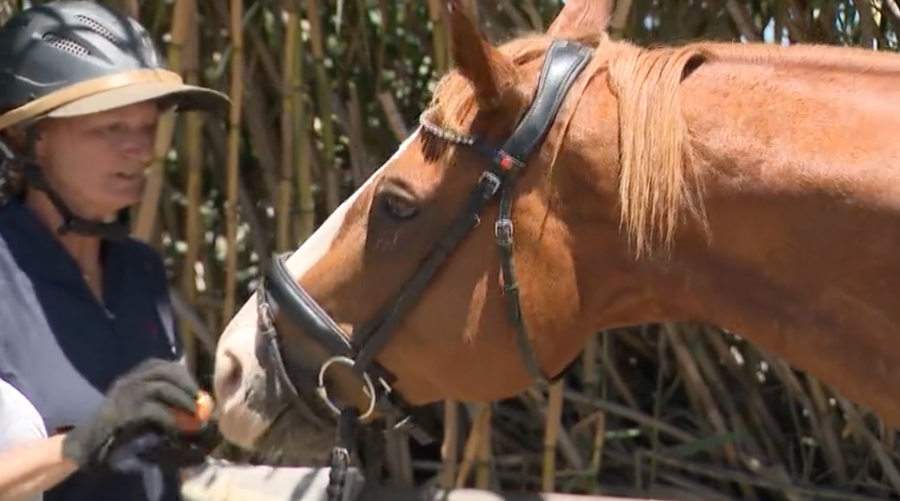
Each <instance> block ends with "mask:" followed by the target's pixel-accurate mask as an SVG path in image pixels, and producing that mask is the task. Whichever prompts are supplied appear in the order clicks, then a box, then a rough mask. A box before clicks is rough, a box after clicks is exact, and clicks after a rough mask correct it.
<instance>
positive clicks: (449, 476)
mask: <svg viewBox="0 0 900 501" xmlns="http://www.w3.org/2000/svg"><path fill="white" fill-rule="evenodd" d="M458 442H459V403H458V402H457V401H456V400H452V399H450V400H444V441H443V443H442V444H441V464H442V467H441V475H440V479H439V480H438V485H439V486H440V487H441V488H443V489H451V488H452V487H453V479H454V478H456V463H457V461H459V446H458Z"/></svg>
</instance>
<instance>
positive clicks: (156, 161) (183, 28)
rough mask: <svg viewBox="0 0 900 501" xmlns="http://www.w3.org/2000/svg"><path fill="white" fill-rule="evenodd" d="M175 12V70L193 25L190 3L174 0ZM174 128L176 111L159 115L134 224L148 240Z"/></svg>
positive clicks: (172, 64) (171, 50)
mask: <svg viewBox="0 0 900 501" xmlns="http://www.w3.org/2000/svg"><path fill="white" fill-rule="evenodd" d="M174 9H175V10H174V13H173V15H172V42H171V44H170V45H169V54H168V62H169V67H170V68H172V71H176V72H180V70H181V66H182V62H181V59H182V57H181V56H182V52H183V48H184V42H185V40H186V39H187V36H188V29H189V28H190V26H191V23H190V18H191V15H192V11H191V3H190V2H187V1H183V0H182V1H180V2H177V3H175V7H174ZM174 129H175V114H174V112H168V113H164V114H163V115H162V116H161V117H160V121H159V126H158V129H157V133H156V143H155V144H154V148H153V151H154V154H153V159H152V161H151V162H150V165H149V168H148V169H147V182H146V184H145V186H144V196H143V198H142V199H141V203H140V206H139V208H138V216H137V220H136V222H135V225H134V227H133V230H132V231H133V233H134V236H135V237H136V238H138V239H140V240H143V241H145V242H147V241H149V240H150V238H151V236H152V235H153V229H154V225H155V224H156V217H157V214H158V212H159V198H160V193H161V191H162V182H163V180H162V176H163V167H164V165H165V161H166V158H167V156H168V153H169V150H170V147H171V144H172V133H173V132H174Z"/></svg>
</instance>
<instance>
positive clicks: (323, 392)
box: [316, 355, 375, 420]
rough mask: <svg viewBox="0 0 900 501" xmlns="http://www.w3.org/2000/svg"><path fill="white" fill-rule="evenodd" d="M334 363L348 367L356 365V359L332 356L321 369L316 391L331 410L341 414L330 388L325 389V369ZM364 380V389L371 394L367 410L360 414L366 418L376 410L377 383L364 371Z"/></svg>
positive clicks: (362, 417)
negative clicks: (329, 394) (332, 399)
mask: <svg viewBox="0 0 900 501" xmlns="http://www.w3.org/2000/svg"><path fill="white" fill-rule="evenodd" d="M332 364H343V365H346V366H347V367H351V368H352V367H353V366H354V365H356V361H355V360H353V359H352V358H348V357H345V356H343V355H339V356H335V357H331V358H329V359H328V360H326V361H325V363H323V364H322V367H321V368H320V369H319V387H318V388H316V393H318V395H319V397H320V398H321V399H322V400H323V401H324V402H325V405H327V406H328V408H329V409H331V412H333V413H335V415H340V414H341V410H340V409H338V408H337V406H336V405H334V403H332V402H331V399H330V398H329V397H328V390H327V389H325V371H327V370H328V368H329V367H331V366H332ZM362 378H363V381H364V382H365V384H366V386H365V388H364V391H365V393H366V394H367V395H369V407H368V408H367V409H366V412H364V413H362V415H361V416H359V419H361V420H362V419H366V418H368V417H369V416H371V415H372V413H374V412H375V384H374V383H373V382H372V378H371V377H369V374H368V373H366V372H363V373H362Z"/></svg>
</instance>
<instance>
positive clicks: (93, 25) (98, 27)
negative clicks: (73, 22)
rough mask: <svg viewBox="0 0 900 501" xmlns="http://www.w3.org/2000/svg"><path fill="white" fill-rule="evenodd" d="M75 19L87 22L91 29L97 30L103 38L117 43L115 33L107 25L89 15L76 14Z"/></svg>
mask: <svg viewBox="0 0 900 501" xmlns="http://www.w3.org/2000/svg"><path fill="white" fill-rule="evenodd" d="M75 19H77V20H79V21H81V22H82V23H84V24H86V25H87V26H88V27H89V28H90V29H92V30H94V31H95V32H97V34H98V35H101V36H102V37H103V38H105V39H107V40H109V41H110V42H112V43H116V36H115V35H113V34H112V32H111V31H109V29H108V28H107V27H106V26H103V25H102V24H100V23H98V22H97V21H95V20H94V19H91V18H89V17H87V16H82V15H77V16H75Z"/></svg>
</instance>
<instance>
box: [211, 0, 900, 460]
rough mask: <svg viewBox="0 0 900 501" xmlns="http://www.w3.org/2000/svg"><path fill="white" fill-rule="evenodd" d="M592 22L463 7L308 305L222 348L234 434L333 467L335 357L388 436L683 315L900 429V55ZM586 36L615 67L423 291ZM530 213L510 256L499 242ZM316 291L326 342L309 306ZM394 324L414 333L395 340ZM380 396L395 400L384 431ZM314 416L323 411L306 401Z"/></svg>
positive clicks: (585, 14) (227, 336)
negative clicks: (487, 25) (539, 21)
mask: <svg viewBox="0 0 900 501" xmlns="http://www.w3.org/2000/svg"><path fill="white" fill-rule="evenodd" d="M602 3H603V2H601V4H602ZM592 8H594V9H595V8H596V4H595V3H592V2H590V1H589V0H584V1H578V0H569V2H568V3H567V4H566V6H565V7H564V8H563V10H562V12H561V13H560V14H559V16H558V17H557V19H556V20H555V21H554V24H553V25H552V26H551V28H550V29H549V30H548V31H547V33H544V34H539V35H529V36H523V37H520V38H517V39H514V40H512V41H509V42H507V43H505V44H503V45H502V46H500V47H493V46H491V45H490V44H489V43H488V42H487V41H486V40H485V39H484V38H483V37H482V35H481V34H480V33H479V31H478V29H477V27H476V26H475V25H474V23H473V21H471V20H470V19H469V18H468V17H467V16H466V15H465V13H464V12H462V9H461V7H459V5H458V2H455V1H451V2H450V10H451V14H450V28H451V34H452V43H453V57H454V60H455V64H456V68H455V70H454V71H452V72H450V73H448V74H447V75H445V76H444V77H443V78H442V79H441V80H440V82H439V85H438V86H437V88H436V90H435V92H434V95H433V101H432V104H431V106H430V107H429V108H428V109H427V110H426V112H425V113H424V114H423V120H422V125H421V126H420V127H419V128H418V129H417V131H416V132H415V133H414V134H413V135H412V136H410V137H409V139H407V140H406V141H405V142H404V143H403V144H402V145H401V146H400V148H399V150H398V151H397V152H396V153H395V154H394V156H393V157H392V158H391V159H389V160H388V161H387V163H385V164H384V165H383V166H382V167H381V168H380V169H378V170H377V171H376V172H375V173H374V174H373V175H372V176H371V178H370V179H369V180H367V181H366V183H365V184H364V185H363V186H361V187H360V188H359V189H358V190H357V191H356V193H354V194H353V195H352V196H351V197H350V198H349V199H347V200H346V201H345V202H344V203H343V204H342V205H341V206H340V208H338V209H337V210H336V211H335V212H334V213H333V214H332V215H331V216H330V217H329V218H328V219H327V221H326V222H325V223H324V224H323V225H322V226H321V227H320V228H319V229H318V230H317V231H316V232H315V234H314V235H312V236H311V237H310V238H309V239H308V240H307V241H306V242H305V243H304V244H303V245H302V246H301V247H300V248H299V249H298V250H297V251H295V252H294V253H293V255H292V256H290V258H289V259H288V260H287V262H286V264H285V265H284V266H285V267H286V268H285V269H281V270H280V271H279V273H282V274H284V273H288V274H289V275H287V276H288V279H289V282H290V283H289V285H290V286H291V287H287V288H285V286H284V284H278V283H277V282H278V280H277V279H276V278H272V279H271V280H269V281H268V283H267V284H266V288H265V289H262V290H260V291H259V292H257V294H256V295H254V296H253V297H252V298H251V299H250V300H249V301H248V302H247V303H246V304H245V305H244V307H243V308H242V309H241V310H240V312H239V313H238V314H237V315H236V316H235V317H234V319H233V320H232V321H231V323H230V325H229V326H228V327H227V329H226V330H225V332H224V333H223V334H222V337H221V340H220V341H219V344H218V350H217V360H216V367H215V380H216V395H217V397H218V400H219V404H220V406H221V421H220V428H221V430H222V432H223V434H224V435H225V437H226V438H228V439H229V440H231V441H232V442H234V443H236V444H239V445H242V446H245V447H248V448H266V447H269V446H271V445H272V444H276V445H278V446H279V447H280V448H281V449H282V450H285V451H290V450H292V449H298V448H302V449H303V450H304V451H305V452H307V453H309V454H313V455H315V454H319V453H321V454H324V453H326V452H327V451H328V448H329V447H330V445H331V440H332V435H331V433H325V434H319V433H317V432H316V428H314V427H311V424H310V423H311V420H312V419H314V418H316V417H319V418H326V419H320V420H319V421H320V424H319V425H318V426H320V427H321V429H323V430H324V429H325V428H327V427H329V426H333V424H329V423H333V422H334V420H333V419H331V416H328V415H326V414H323V411H322V410H321V409H324V407H323V406H322V405H321V403H320V402H319V400H318V399H316V398H314V396H313V395H314V390H315V388H316V386H317V381H316V378H317V375H319V370H320V368H321V367H322V366H323V363H324V361H325V360H329V365H328V366H329V367H330V368H329V370H327V371H324V372H326V374H325V377H324V381H325V385H324V387H325V389H327V393H328V397H329V398H330V399H331V400H333V401H338V402H344V403H346V404H347V405H355V406H358V408H359V409H360V412H361V413H363V414H364V417H365V418H366V419H371V418H373V417H377V416H379V415H383V413H382V411H381V410H380V409H382V408H384V409H390V408H396V407H398V406H399V407H404V406H418V405H422V404H427V403H430V402H435V401H438V400H441V399H447V398H453V399H458V400H464V401H492V400H496V399H502V398H506V397H509V396H512V395H514V394H516V393H517V392H519V391H522V390H523V389H525V388H526V387H528V386H529V385H530V384H532V382H533V381H534V379H533V378H534V376H535V375H538V376H544V375H546V376H548V377H552V376H555V375H557V374H559V373H560V371H562V370H563V369H564V368H565V367H566V366H567V365H568V364H569V363H570V362H571V361H572V360H573V359H574V358H575V357H576V356H577V355H578V354H579V352H580V350H581V349H582V346H583V345H584V342H585V340H586V338H587V337H588V336H592V335H594V334H595V333H597V332H598V331H600V330H602V329H609V328H614V327H617V326H630V325H636V324H644V323H651V322H661V321H698V322H707V323H712V324H716V325H719V326H722V327H723V328H726V329H728V330H730V331H732V332H735V333H739V334H740V335H742V336H744V337H745V338H746V339H747V340H748V341H750V342H752V343H754V344H755V345H756V346H758V347H760V348H762V349H765V350H768V351H769V352H771V353H773V354H775V355H777V356H779V357H781V358H782V359H783V360H785V361H787V362H789V363H790V364H792V365H793V366H794V367H796V368H798V369H802V370H804V371H806V372H808V373H809V374H811V375H812V376H814V377H816V378H818V379H819V380H821V381H823V382H824V383H826V384H829V385H831V386H833V387H834V388H836V389H837V390H838V391H840V392H842V393H843V394H844V396H846V397H847V398H849V399H850V400H853V401H855V402H857V403H859V404H862V405H865V406H868V407H870V408H871V409H873V410H874V411H875V412H876V413H877V414H878V415H880V416H881V417H882V418H883V419H884V420H885V422H886V423H888V424H889V425H890V426H894V427H896V426H898V425H900V349H898V350H894V349H893V348H891V347H892V346H893V345H894V343H895V342H898V341H900V257H898V256H900V141H897V139H896V131H897V130H900V56H897V55H895V54H886V53H877V52H874V51H867V50H862V49H852V48H837V47H823V46H810V45H795V46H789V47H782V46H776V45H766V44H725V43H705V42H704V43H690V44H686V45H683V46H680V47H660V48H653V49H649V48H642V47H637V46H635V45H632V44H629V43H626V42H621V41H613V40H610V39H609V38H608V37H607V36H606V35H605V33H604V30H605V25H606V15H605V12H599V13H598V12H592V11H591V9H592ZM560 39H567V40H570V41H572V42H573V43H576V44H577V45H578V46H580V47H586V48H587V49H588V53H589V58H588V59H587V62H586V64H585V66H584V67H583V68H582V69H580V71H577V72H575V73H576V76H575V77H574V80H573V81H572V82H571V86H570V87H569V88H568V90H567V92H564V93H562V94H560V95H559V96H558V97H559V98H560V99H561V101H560V103H561V106H560V107H559V109H558V112H557V113H556V114H555V115H554V119H553V121H552V125H550V126H549V128H548V129H547V131H546V135H545V136H544V137H543V138H542V140H541V141H540V142H538V144H537V145H536V148H535V149H534V150H533V154H531V155H530V156H528V158H526V159H522V160H523V161H524V162H523V163H524V165H523V166H521V167H522V169H521V171H520V173H519V177H518V178H516V179H515V180H514V181H513V182H511V183H508V184H505V185H504V187H503V188H501V191H502V192H503V193H504V195H503V197H504V200H506V201H509V202H511V203H510V205H509V206H508V207H506V208H504V209H502V210H501V208H500V207H499V206H500V204H498V203H497V200H496V199H492V200H491V202H490V203H489V204H488V205H487V206H486V207H485V208H484V209H483V210H482V211H481V212H479V213H478V216H479V218H478V219H475V220H473V221H474V224H472V225H471V227H470V228H468V229H469V231H468V232H465V233H463V234H462V235H461V239H460V241H459V242H458V245H455V246H452V247H451V248H446V249H443V250H441V248H437V249H438V252H444V253H446V260H444V261H443V263H442V265H441V266H440V267H438V268H435V269H434V270H432V271H433V274H432V275H431V276H429V277H428V278H429V280H427V281H424V282H417V284H418V285H417V286H415V287H412V288H410V287H411V286H410V285H409V282H408V281H407V280H408V279H409V278H410V277H414V276H419V275H421V273H422V270H423V269H424V268H426V267H428V266H431V265H430V264H429V263H431V261H426V259H429V256H433V255H434V252H435V247H434V244H435V243H436V242H438V241H442V239H445V238H446V237H447V234H448V233H449V230H448V228H451V227H453V228H455V226H453V225H454V221H457V218H458V217H459V215H460V214H465V213H466V211H467V209H466V207H468V206H467V204H469V203H470V202H471V200H472V199H471V197H470V193H472V190H473V187H474V186H476V185H478V183H479V182H480V180H483V179H484V173H485V172H486V171H489V170H490V169H492V168H494V167H495V166H498V165H501V166H502V165H505V166H506V167H509V165H510V162H509V161H508V160H510V159H504V157H503V152H502V151H499V150H495V149H491V148H498V147H500V146H501V145H503V144H504V142H505V141H506V139H507V138H509V137H510V135H512V134H513V133H514V132H513V131H514V128H515V127H516V124H517V123H519V120H520V119H521V118H522V116H523V113H524V112H525V111H526V110H529V109H533V108H534V107H535V106H537V102H538V99H537V98H536V97H535V92H536V91H535V90H536V89H537V88H538V86H539V84H540V82H539V80H541V78H543V77H541V78H539V75H543V72H544V71H545V69H546V68H547V67H548V66H547V64H546V63H547V60H548V59H549V58H550V56H549V55H548V50H550V48H551V46H552V44H553V42H554V41H555V40H560ZM553 46H554V47H555V45H553ZM554 64H555V63H554ZM550 73H552V72H550ZM548 78H549V77H548ZM541 81H543V80H541ZM548 88H549V84H548ZM550 90H552V89H550ZM548 92H549V91H548ZM558 94H559V93H558ZM485 145H489V147H488V148H487V150H488V153H490V154H493V155H495V156H494V157H490V156H488V157H485V156H484V154H483V153H484V150H485ZM477 146H480V148H478V147H477ZM496 155H499V156H496ZM504 162H506V163H504ZM512 164H515V165H516V166H517V167H518V164H517V163H516V162H515V161H514V159H513V160H512ZM506 209H510V214H511V216H512V217H511V221H512V223H513V224H514V228H515V230H514V232H513V233H512V235H507V234H505V233H504V232H503V231H500V232H499V233H500V235H499V236H500V237H504V236H506V237H510V236H511V242H512V248H511V249H512V253H511V254H509V255H507V254H504V253H502V252H497V249H498V242H497V239H498V235H495V230H496V227H495V225H494V224H493V223H494V222H495V221H497V220H498V218H500V220H501V221H504V219H503V211H505V210H506ZM499 229H500V230H504V229H509V228H504V227H502V226H501V227H500V228H499ZM501 240H502V238H501ZM502 248H503V247H502V246H501V249H502ZM279 263H280V262H278V261H276V265H278V264H279ZM507 263H513V264H514V266H515V269H514V274H510V273H508V272H504V271H503V268H504V265H505V264H507ZM275 268H278V266H276V267H275ZM511 278H515V279H517V280H518V281H517V283H510V279H511ZM282 279H283V277H282ZM515 285H517V288H515V287H513V286H515ZM298 291H301V292H303V291H305V294H306V295H304V296H302V298H301V299H302V300H295V301H294V302H295V303H297V304H300V305H301V306H300V307H299V308H300V309H301V310H303V311H305V312H306V313H305V316H303V315H304V314H303V313H302V312H301V315H300V317H302V318H303V319H304V320H303V321H302V322H300V321H296V320H295V316H294V314H295V313H296V311H295V310H292V309H291V308H289V307H286V306H284V305H285V302H286V301H287V302H289V301H290V298H289V297H288V296H289V295H290V294H297V292H298ZM399 291H403V292H404V293H403V294H400V295H399V296H398V292H399ZM516 294H518V297H515V295H516ZM401 303H402V308H400V307H399V306H398V305H400V304H401ZM511 304H513V305H518V306H519V307H520V312H519V313H520V316H518V317H515V316H514V317H512V318H511V317H510V305H511ZM277 305H280V306H282V307H276V306H277ZM295 307H296V305H295ZM395 307H396V308H400V310H402V315H400V316H396V315H393V313H392V311H394V310H392V308H395ZM398 311H399V310H398ZM310 312H312V313H310ZM300 317H297V318H300ZM375 318H379V319H381V320H382V321H383V322H382V324H381V326H382V327H384V325H385V322H384V320H385V318H389V319H390V321H389V322H386V323H387V324H390V325H389V329H387V331H383V330H378V332H381V334H375V335H372V332H373V331H372V330H371V329H370V327H371V325H372V324H371V323H372V322H373V319H375ZM332 320H333V323H331V322H332ZM519 323H521V324H522V325H519ZM276 326H277V329H276V328H275V327H276ZM379 328H380V327H379ZM385 328H387V327H385ZM376 330H377V329H376ZM312 331H316V332H320V333H321V332H328V333H331V334H335V336H338V337H340V339H339V340H335V339H332V340H331V341H330V342H328V341H327V340H324V341H323V339H322V338H323V336H322V335H319V334H317V335H315V336H313V335H310V333H311V332H312ZM362 331H365V333H366V337H365V339H363V340H362V341H364V343H357V341H360V332H362ZM384 332H387V334H384ZM523 333H524V334H523ZM523 336H524V338H525V339H524V342H523V340H522V337H523ZM326 337H327V336H326ZM367 343H369V344H367ZM272 346H274V347H275V348H276V349H275V351H274V352H271V351H269V348H271V347H272ZM348 346H349V347H350V348H348ZM336 353H337V354H340V353H345V354H347V353H349V354H350V355H348V358H341V359H335V358H333V357H332V356H333V355H335V354H336ZM523 355H524V357H523ZM531 355H533V356H534V364H531V363H529V361H528V360H529V357H530V356H531ZM273 357H274V358H273ZM330 357H332V358H330ZM354 357H356V359H357V362H359V365H357V366H353V363H352V360H353V359H354ZM361 359H365V363H364V364H363V363H362V362H361V361H360V360H361ZM360 366H362V367H363V369H362V370H361V369H360ZM374 368H377V369H378V371H375V369H374ZM370 369H371V370H370ZM382 369H383V370H382ZM382 372H383V373H387V374H388V376H384V377H382V375H381V373H382ZM285 376H287V378H286V377H285ZM360 376H364V377H363V378H361V377H360ZM382 382H389V383H390V391H389V392H388V388H387V387H386V386H385V387H381V386H382ZM286 383H287V384H286ZM294 391H296V394H293V393H292V392H294ZM373 391H375V392H377V393H379V394H381V395H383V394H389V395H388V396H389V398H387V400H388V401H389V403H391V402H392V403H394V404H395V405H394V406H393V407H391V406H390V405H386V406H384V407H382V406H379V407H377V409H378V410H375V412H369V411H370V410H371V407H372V401H371V399H370V398H369V394H370V393H372V392H373ZM298 396H299V401H300V402H303V403H305V404H306V405H307V406H308V407H310V408H312V409H311V411H310V412H299V411H298V410H297V409H298V408H299V407H298V406H297V405H294V404H292V403H290V402H291V401H295V400H298V398H297V397H298ZM273 422H277V423H280V424H279V425H278V426H273V425H272V423H273Z"/></svg>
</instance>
